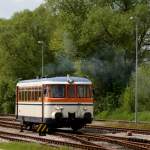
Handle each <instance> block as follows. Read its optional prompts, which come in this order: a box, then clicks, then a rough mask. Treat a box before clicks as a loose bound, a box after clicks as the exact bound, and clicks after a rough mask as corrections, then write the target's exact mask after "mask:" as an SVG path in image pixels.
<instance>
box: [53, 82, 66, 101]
mask: <svg viewBox="0 0 150 150" xmlns="http://www.w3.org/2000/svg"><path fill="white" fill-rule="evenodd" d="M51 97H54V98H63V97H65V85H51Z"/></svg>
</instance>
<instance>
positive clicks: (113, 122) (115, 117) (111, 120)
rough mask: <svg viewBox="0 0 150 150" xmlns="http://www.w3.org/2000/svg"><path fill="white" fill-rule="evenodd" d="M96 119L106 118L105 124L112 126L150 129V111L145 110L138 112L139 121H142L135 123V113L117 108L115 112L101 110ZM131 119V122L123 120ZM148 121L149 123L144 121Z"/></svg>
mask: <svg viewBox="0 0 150 150" xmlns="http://www.w3.org/2000/svg"><path fill="white" fill-rule="evenodd" d="M95 120H106V121H104V122H103V124H104V125H105V126H111V127H127V128H137V129H148V130H150V112H149V111H144V112H139V113H138V121H139V122H140V123H138V124H135V123H134V113H129V112H124V111H121V110H116V111H113V112H107V111H104V112H101V113H99V114H97V115H96V116H95ZM123 121H129V122H123ZM144 122H148V123H144Z"/></svg>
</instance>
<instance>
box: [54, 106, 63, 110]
mask: <svg viewBox="0 0 150 150" xmlns="http://www.w3.org/2000/svg"><path fill="white" fill-rule="evenodd" d="M55 109H56V110H61V111H62V110H63V109H64V107H62V106H56V108H55Z"/></svg>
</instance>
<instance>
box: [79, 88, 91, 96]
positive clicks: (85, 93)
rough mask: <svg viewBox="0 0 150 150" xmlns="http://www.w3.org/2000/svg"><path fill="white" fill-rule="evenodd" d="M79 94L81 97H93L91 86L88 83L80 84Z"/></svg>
mask: <svg viewBox="0 0 150 150" xmlns="http://www.w3.org/2000/svg"><path fill="white" fill-rule="evenodd" d="M77 95H78V97H79V98H89V97H91V94H90V87H89V86H88V85H78V86H77Z"/></svg>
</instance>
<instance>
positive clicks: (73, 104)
mask: <svg viewBox="0 0 150 150" xmlns="http://www.w3.org/2000/svg"><path fill="white" fill-rule="evenodd" d="M16 117H17V119H18V120H19V121H21V122H23V124H25V125H30V126H32V125H33V124H39V123H45V124H47V126H48V128H58V127H71V128H72V129H74V130H75V129H79V128H82V127H83V126H84V125H85V124H87V123H91V121H92V118H93V98H92V82H91V81H90V80H88V79H86V78H80V77H53V78H42V79H34V80H24V81H20V82H18V84H17V96H16Z"/></svg>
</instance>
